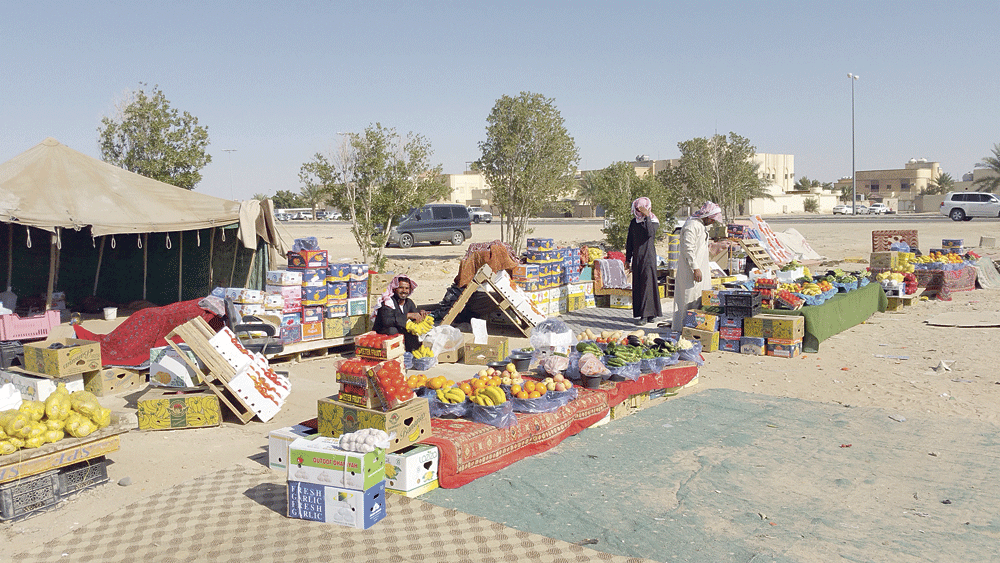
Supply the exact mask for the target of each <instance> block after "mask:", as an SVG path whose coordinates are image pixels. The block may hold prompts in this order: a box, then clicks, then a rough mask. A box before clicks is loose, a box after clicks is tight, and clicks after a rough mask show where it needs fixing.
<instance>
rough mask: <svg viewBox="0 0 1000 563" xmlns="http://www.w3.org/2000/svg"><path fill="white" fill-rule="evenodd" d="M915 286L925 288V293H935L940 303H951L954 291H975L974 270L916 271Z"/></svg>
mask: <svg viewBox="0 0 1000 563" xmlns="http://www.w3.org/2000/svg"><path fill="white" fill-rule="evenodd" d="M914 274H916V276H917V286H918V287H923V288H925V290H926V291H925V293H927V292H931V293H933V292H936V293H937V298H938V299H940V300H942V301H951V294H952V292H955V291H972V290H973V289H976V269H975V268H974V267H972V266H965V267H964V268H962V269H960V270H917V271H915V272H914Z"/></svg>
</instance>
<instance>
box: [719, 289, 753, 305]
mask: <svg viewBox="0 0 1000 563" xmlns="http://www.w3.org/2000/svg"><path fill="white" fill-rule="evenodd" d="M719 297H721V298H722V306H723V307H760V301H761V294H760V292H757V291H727V292H725V293H721V292H720V294H719Z"/></svg>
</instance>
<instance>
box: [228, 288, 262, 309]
mask: <svg viewBox="0 0 1000 563" xmlns="http://www.w3.org/2000/svg"><path fill="white" fill-rule="evenodd" d="M226 299H229V300H230V301H232V302H233V303H247V304H254V305H262V304H263V303H264V292H263V291H261V290H259V289H246V288H243V287H227V288H226Z"/></svg>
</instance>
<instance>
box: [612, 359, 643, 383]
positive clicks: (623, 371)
mask: <svg viewBox="0 0 1000 563" xmlns="http://www.w3.org/2000/svg"><path fill="white" fill-rule="evenodd" d="M639 364H640V362H632V363H629V364H625V365H624V366H621V367H611V366H607V369H608V372H609V373H610V374H611V375H612V376H615V375H617V376H619V377H624V378H625V379H631V380H632V381H635V380H636V379H639V376H640V375H642V374H641V373H640V372H639Z"/></svg>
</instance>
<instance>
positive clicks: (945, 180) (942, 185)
mask: <svg viewBox="0 0 1000 563" xmlns="http://www.w3.org/2000/svg"><path fill="white" fill-rule="evenodd" d="M954 187H955V179H954V178H952V177H951V174H948V173H947V172H940V173H938V175H937V178H933V179H932V180H931V182H930V185H928V186H927V187H926V188H924V190H923V192H922V193H923V194H926V195H935V194H946V193H948V192H950V191H951V190H952V189H953V188H954Z"/></svg>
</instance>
